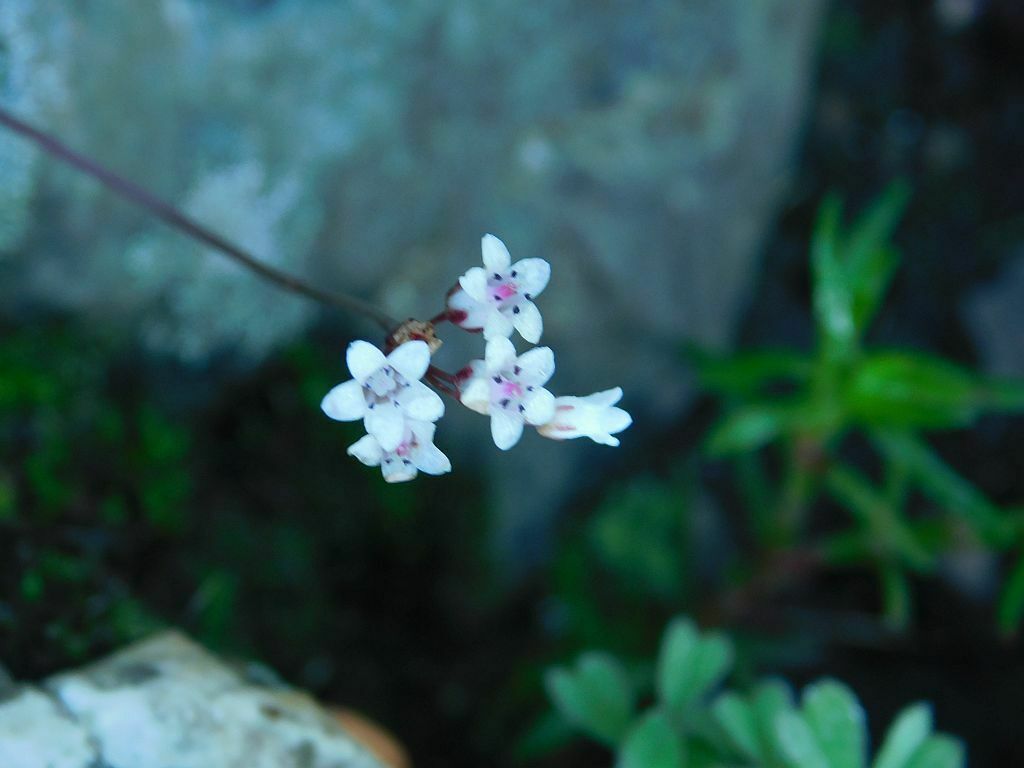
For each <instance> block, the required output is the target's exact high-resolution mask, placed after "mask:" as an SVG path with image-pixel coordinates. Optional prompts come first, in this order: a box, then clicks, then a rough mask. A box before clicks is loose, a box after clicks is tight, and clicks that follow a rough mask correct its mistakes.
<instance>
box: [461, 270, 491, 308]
mask: <svg viewBox="0 0 1024 768" xmlns="http://www.w3.org/2000/svg"><path fill="white" fill-rule="evenodd" d="M459 285H461V286H462V290H464V291H465V292H466V293H467V294H469V297H470V298H471V299H475V300H476V301H481V302H486V300H487V273H486V272H485V271H484V270H483V269H481V268H480V267H473V268H472V269H469V270H466V274H464V275H463V276H462V277H460V278H459Z"/></svg>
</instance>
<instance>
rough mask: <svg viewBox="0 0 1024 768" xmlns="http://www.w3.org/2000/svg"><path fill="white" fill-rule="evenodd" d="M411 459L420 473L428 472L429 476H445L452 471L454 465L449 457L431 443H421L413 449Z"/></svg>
mask: <svg viewBox="0 0 1024 768" xmlns="http://www.w3.org/2000/svg"><path fill="white" fill-rule="evenodd" d="M409 458H411V459H412V463H413V464H415V465H416V468H417V469H418V470H419V471H420V472H426V473H427V474H428V475H443V474H444V473H445V472H451V471H452V463H451V462H450V461H449V460H448V457H447V456H445V455H444V454H443V453H441V449H440V448H438V447H437V446H436V445H434V444H433V443H431V442H425V443H422V442H421V443H420V444H419V446H417V447H416V448H414V449H413V451H412V453H411V454H410V456H409Z"/></svg>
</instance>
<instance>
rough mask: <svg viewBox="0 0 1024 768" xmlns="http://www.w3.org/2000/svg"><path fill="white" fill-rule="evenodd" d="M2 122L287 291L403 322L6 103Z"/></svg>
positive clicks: (380, 320) (387, 323)
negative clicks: (324, 284)
mask: <svg viewBox="0 0 1024 768" xmlns="http://www.w3.org/2000/svg"><path fill="white" fill-rule="evenodd" d="M0 125H3V126H5V127H6V128H8V129H10V130H11V131H13V132H14V133H16V134H18V135H19V136H22V137H24V138H26V139H28V140H30V141H32V142H34V143H35V144H36V146H38V147H39V148H40V149H42V150H43V151H45V152H46V153H48V154H49V155H51V156H52V157H55V158H57V159H58V160H61V161H63V162H65V163H67V164H68V165H70V166H71V167H73V168H76V169H77V170H79V171H81V172H82V173H84V174H86V175H88V176H91V177H93V178H94V179H96V180H97V181H99V182H100V183H101V184H103V185H104V186H105V187H106V188H107V189H109V190H111V191H112V192H114V193H115V194H118V195H120V196H121V197H123V198H125V199H126V200H130V201H131V202H133V203H135V204H136V205H138V206H140V207H142V208H145V209H146V210H147V211H149V212H150V213H151V214H153V215H154V216H156V217H157V218H158V219H160V220H161V221H163V222H164V223H165V224H167V225H169V226H170V227H173V228H174V229H177V230H178V231H179V232H182V233H184V234H186V235H188V236H189V237H191V238H193V239H195V240H198V241H199V242H201V243H204V244H206V245H208V246H210V247H211V248H213V249H215V250H217V251H220V252H221V253H222V254H223V255H224V256H227V257H228V258H229V259H233V260H234V261H235V262H237V263H239V264H241V265H242V266H244V267H245V268H246V269H249V270H251V271H253V272H255V273H256V274H257V275H259V276H260V277H262V278H263V279H264V280H267V281H269V282H271V283H274V284H275V285H277V286H278V287H280V288H283V289H284V290H286V291H291V292H292V293H297V294H299V295H300V296H305V297H306V298H308V299H313V300H314V301H319V302H320V303H322V304H327V305H330V306H333V307H337V308H339V309H343V310H345V311H347V312H352V313H354V314H357V315H363V316H364V317H367V318H369V319H370V320H372V321H374V322H375V323H377V325H379V326H380V327H381V328H383V329H384V330H385V331H390V330H391V329H392V328H394V327H395V326H396V325H398V323H397V322H396V321H395V320H394V319H392V318H391V317H389V316H388V314H387V313H385V312H383V311H381V310H380V309H378V308H377V307H375V306H373V305H372V304H370V303H368V302H366V301H363V300H362V299H359V298H356V297H355V296H349V295H348V294H344V293H336V292H334V291H326V290H323V289H322V288H317V287H315V286H312V285H310V284H309V283H306V282H304V281H303V280H300V279H299V278H297V277H295V276H294V275H290V274H288V273H287V272H282V271H281V270H279V269H276V268H274V267H271V266H269V265H268V264H265V263H263V262H262V261H260V260H259V259H258V258H256V257H255V256H253V255H252V254H251V253H249V252H248V251H245V250H244V249H242V248H240V247H239V246H237V245H235V244H234V243H232V242H230V241H228V240H226V239H224V238H223V237H221V236H220V235H218V234H217V233H216V232H213V231H211V230H209V229H207V228H206V227H204V226H203V225H202V224H200V223H198V222H197V221H195V220H193V219H192V218H190V217H189V216H187V215H186V214H185V213H183V212H182V211H180V210H178V209H177V208H175V207H174V206H173V205H171V204H170V203H168V202H167V201H166V200H163V199H161V198H159V197H157V196H156V195H154V194H153V193H152V192H150V191H149V190H147V189H145V188H143V187H141V186H139V185H138V184H136V183H134V182H132V181H129V180H128V179H126V178H124V177H123V176H120V175H118V174H117V173H114V172H113V171H111V170H109V169H107V168H105V167H103V166H102V165H100V164H99V163H97V162H96V161H94V160H92V159H90V158H88V157H86V156H85V155H82V154H80V153H78V152H76V151H75V150H73V149H71V148H70V147H68V146H66V145H65V144H63V143H62V142H60V141H59V140H57V139H56V138H55V137H53V136H51V135H50V134H48V133H46V132H45V131H42V130H40V129H39V128H36V127H34V126H32V125H29V124H28V123H26V122H25V121H24V120H21V119H19V118H17V117H15V116H14V115H12V114H11V113H9V112H7V111H6V110H5V109H3V108H2V107H0Z"/></svg>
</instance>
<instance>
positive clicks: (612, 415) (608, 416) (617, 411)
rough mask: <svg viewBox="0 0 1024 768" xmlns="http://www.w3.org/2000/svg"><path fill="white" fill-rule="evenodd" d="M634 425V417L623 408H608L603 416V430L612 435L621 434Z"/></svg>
mask: <svg viewBox="0 0 1024 768" xmlns="http://www.w3.org/2000/svg"><path fill="white" fill-rule="evenodd" d="M632 423H633V417H632V416H630V415H629V414H628V413H627V412H626V411H624V410H622V409H621V408H608V409H606V410H605V411H604V412H603V413H602V414H601V428H602V429H604V431H605V432H607V433H608V434H610V435H614V434H615V433H617V432H621V431H622V430H624V429H626V427H628V426H629V425H630V424H632Z"/></svg>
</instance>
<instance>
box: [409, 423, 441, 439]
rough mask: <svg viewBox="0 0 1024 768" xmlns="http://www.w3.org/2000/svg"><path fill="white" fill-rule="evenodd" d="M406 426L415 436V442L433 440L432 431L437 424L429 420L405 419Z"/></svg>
mask: <svg viewBox="0 0 1024 768" xmlns="http://www.w3.org/2000/svg"><path fill="white" fill-rule="evenodd" d="M406 426H407V427H409V431H410V432H411V433H412V434H413V436H414V437H415V438H416V441H417V442H419V443H432V442H434V431H435V430H436V429H437V424H433V423H432V422H429V421H407V422H406Z"/></svg>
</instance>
